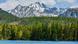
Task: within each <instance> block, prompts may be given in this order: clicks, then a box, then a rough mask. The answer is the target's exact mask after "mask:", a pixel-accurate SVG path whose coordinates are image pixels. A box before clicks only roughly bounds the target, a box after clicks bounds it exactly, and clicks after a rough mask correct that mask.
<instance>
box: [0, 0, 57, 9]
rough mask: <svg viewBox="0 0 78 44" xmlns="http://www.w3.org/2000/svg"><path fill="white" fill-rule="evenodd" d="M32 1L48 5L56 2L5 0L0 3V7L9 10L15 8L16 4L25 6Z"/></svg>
mask: <svg viewBox="0 0 78 44" xmlns="http://www.w3.org/2000/svg"><path fill="white" fill-rule="evenodd" d="M34 2H42V3H45V4H46V5H50V6H52V5H54V4H56V2H55V0H7V2H5V3H2V4H0V8H2V9H4V10H9V9H13V8H15V7H16V6H17V5H18V4H21V5H25V6H27V5H30V4H31V3H34Z"/></svg>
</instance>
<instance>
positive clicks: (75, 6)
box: [70, 5, 78, 8]
mask: <svg viewBox="0 0 78 44" xmlns="http://www.w3.org/2000/svg"><path fill="white" fill-rule="evenodd" d="M70 8H78V5H73V6H71V7H70Z"/></svg>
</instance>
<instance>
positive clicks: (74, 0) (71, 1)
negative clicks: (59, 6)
mask: <svg viewBox="0 0 78 44" xmlns="http://www.w3.org/2000/svg"><path fill="white" fill-rule="evenodd" d="M56 1H57V2H68V3H71V4H72V3H75V2H76V0H56Z"/></svg>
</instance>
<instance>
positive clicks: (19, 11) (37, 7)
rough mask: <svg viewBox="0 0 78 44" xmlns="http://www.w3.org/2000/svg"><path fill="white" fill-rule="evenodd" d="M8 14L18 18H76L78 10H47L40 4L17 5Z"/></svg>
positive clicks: (54, 8) (47, 8)
mask: <svg viewBox="0 0 78 44" xmlns="http://www.w3.org/2000/svg"><path fill="white" fill-rule="evenodd" d="M8 12H9V13H11V14H13V15H14V16H17V17H20V18H23V17H33V16H36V17H39V16H49V17H58V16H62V17H75V18H77V17H78V15H77V14H78V8H56V7H53V8H49V7H47V6H46V5H45V4H44V3H40V2H35V3H31V4H30V5H29V6H22V5H18V6H16V7H15V8H14V9H12V10H9V11H8Z"/></svg>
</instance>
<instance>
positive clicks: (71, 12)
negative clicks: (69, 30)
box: [59, 8, 78, 18]
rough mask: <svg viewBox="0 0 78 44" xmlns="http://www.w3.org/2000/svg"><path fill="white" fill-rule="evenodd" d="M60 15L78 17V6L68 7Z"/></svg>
mask: <svg viewBox="0 0 78 44" xmlns="http://www.w3.org/2000/svg"><path fill="white" fill-rule="evenodd" d="M59 16H63V17H73V18H78V8H68V9H67V11H66V12H64V13H62V14H60V15H59Z"/></svg>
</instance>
